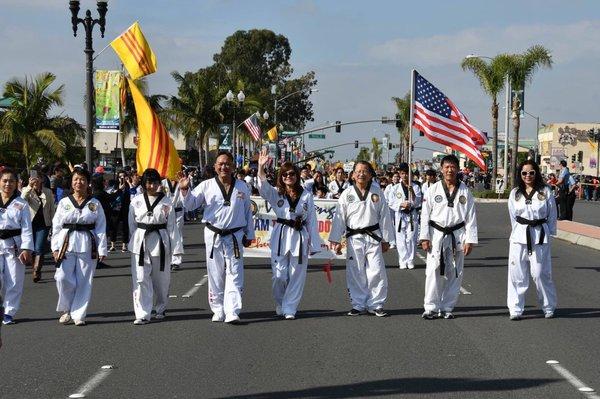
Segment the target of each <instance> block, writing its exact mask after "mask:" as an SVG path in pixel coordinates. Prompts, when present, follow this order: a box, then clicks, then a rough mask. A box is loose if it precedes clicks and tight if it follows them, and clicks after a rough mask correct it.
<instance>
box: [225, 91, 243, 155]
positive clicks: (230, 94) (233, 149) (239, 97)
mask: <svg viewBox="0 0 600 399" xmlns="http://www.w3.org/2000/svg"><path fill="white" fill-rule="evenodd" d="M225 99H226V100H227V102H228V103H229V104H230V105H231V106H232V107H233V122H232V132H233V140H232V144H231V152H232V153H233V156H234V157H235V159H234V161H235V162H234V163H235V165H236V166H237V150H238V148H237V134H236V130H237V129H236V124H235V108H236V106H235V105H234V104H233V100H234V99H235V95H234V94H233V92H232V91H231V90H229V91H228V92H227V94H226V95H225ZM237 100H238V104H239V106H240V107H243V106H244V101H245V100H246V95H245V94H244V92H243V91H241V90H240V92H239V93H238V94H237Z"/></svg>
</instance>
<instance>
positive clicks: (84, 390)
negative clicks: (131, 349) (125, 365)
mask: <svg viewBox="0 0 600 399" xmlns="http://www.w3.org/2000/svg"><path fill="white" fill-rule="evenodd" d="M113 369H114V366H112V365H110V364H109V365H106V366H102V367H101V368H100V370H98V372H97V373H96V374H94V375H93V376H92V378H90V379H89V380H87V382H86V383H85V384H83V385H82V386H80V387H79V388H78V389H77V392H75V393H74V394H71V395H69V398H85V397H86V395H88V394H89V393H90V392H92V390H94V388H96V387H97V386H98V385H100V383H101V382H102V381H103V380H104V379H105V378H106V377H108V375H109V374H110V372H111V371H112V370H113Z"/></svg>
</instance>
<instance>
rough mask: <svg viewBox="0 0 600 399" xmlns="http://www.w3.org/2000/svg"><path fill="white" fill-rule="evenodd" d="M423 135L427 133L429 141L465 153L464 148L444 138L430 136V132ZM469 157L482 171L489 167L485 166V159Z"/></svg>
mask: <svg viewBox="0 0 600 399" xmlns="http://www.w3.org/2000/svg"><path fill="white" fill-rule="evenodd" d="M423 133H425V136H426V137H427V138H428V139H429V140H431V141H433V142H435V143H438V144H441V145H444V146H447V147H450V148H452V149H453V150H455V151H458V152H463V151H462V147H460V146H458V145H456V144H454V143H452V142H450V141H446V140H444V139H442V138H439V137H438V136H433V135H431V134H429V133H428V132H423ZM463 154H464V152H463ZM465 155H467V154H465ZM467 157H469V159H471V160H472V161H473V162H475V163H476V164H477V166H479V167H480V168H481V169H482V170H487V167H486V166H485V162H484V161H483V158H472V157H470V156H469V155H467Z"/></svg>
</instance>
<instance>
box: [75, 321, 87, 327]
mask: <svg viewBox="0 0 600 399" xmlns="http://www.w3.org/2000/svg"><path fill="white" fill-rule="evenodd" d="M75 325H76V326H78V327H81V326H85V320H75Z"/></svg>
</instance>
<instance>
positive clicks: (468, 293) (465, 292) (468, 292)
mask: <svg viewBox="0 0 600 399" xmlns="http://www.w3.org/2000/svg"><path fill="white" fill-rule="evenodd" d="M415 253H416V254H417V256H418V257H419V259H421V260H422V261H423V262H425V264H427V258H425V256H423V255H421V254H420V253H419V252H415ZM460 293H461V294H463V295H473V293H472V292H471V291H468V290H467V289H466V288H465V287H460Z"/></svg>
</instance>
